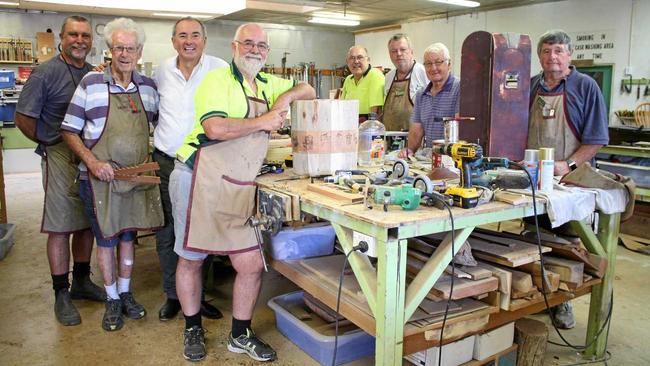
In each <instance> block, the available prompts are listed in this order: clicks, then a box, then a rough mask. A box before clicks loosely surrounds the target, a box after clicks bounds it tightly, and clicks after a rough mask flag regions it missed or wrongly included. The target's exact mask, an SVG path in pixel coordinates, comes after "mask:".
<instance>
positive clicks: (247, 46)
mask: <svg viewBox="0 0 650 366" xmlns="http://www.w3.org/2000/svg"><path fill="white" fill-rule="evenodd" d="M235 42H237V43H239V44H240V45H241V47H242V48H243V49H244V51H250V50H252V49H253V47H255V46H257V49H258V50H259V51H260V52H268V51H269V45H268V44H267V43H265V42H259V43H255V42H253V41H248V40H246V41H244V42H242V41H237V40H235Z"/></svg>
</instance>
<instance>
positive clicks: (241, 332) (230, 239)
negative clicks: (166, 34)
mask: <svg viewBox="0 0 650 366" xmlns="http://www.w3.org/2000/svg"><path fill="white" fill-rule="evenodd" d="M231 49H232V53H233V62H232V63H231V65H230V67H228V68H221V69H217V70H213V71H210V72H209V73H208V74H207V75H206V76H205V78H204V79H203V81H202V82H201V84H200V85H199V87H198V89H197V91H196V94H195V97H194V105H195V116H196V117H195V123H194V128H193V129H192V132H190V134H189V135H188V136H187V137H186V138H185V141H184V143H183V145H182V146H181V147H180V148H179V149H178V150H177V151H176V155H177V158H178V159H177V161H176V163H175V166H174V171H173V172H172V174H171V177H170V182H169V193H170V198H171V201H172V208H173V210H172V211H173V215H174V233H175V236H176V243H175V247H174V251H175V252H176V253H177V254H178V256H179V258H178V265H177V267H176V292H177V294H178V299H179V300H180V302H181V308H182V310H183V315H184V316H185V333H184V335H185V337H184V350H183V356H184V357H185V358H186V359H187V360H190V361H200V360H202V359H203V358H205V355H206V351H205V338H204V332H205V331H204V329H203V326H202V323H201V314H200V305H201V283H202V282H201V264H202V262H203V259H204V258H205V257H206V256H207V255H208V254H211V253H212V254H220V255H228V256H229V257H230V261H231V262H232V265H233V267H234V269H235V270H236V271H237V274H236V276H235V283H234V289H233V310H232V312H233V313H232V330H231V333H230V334H229V335H228V350H229V351H231V352H235V353H246V354H248V355H249V356H250V357H251V358H253V359H255V360H257V361H272V360H275V359H276V357H277V356H276V353H275V351H274V350H273V349H272V348H271V346H269V345H268V344H266V343H264V342H263V341H262V340H261V339H259V338H258V337H257V336H256V335H255V333H254V332H253V330H252V329H251V319H252V317H253V309H254V307H255V302H256V301H257V296H258V294H259V290H260V287H261V283H262V282H261V281H262V270H263V268H264V266H263V262H262V259H261V256H260V252H259V250H258V242H257V240H256V236H255V232H254V231H253V229H252V228H251V227H250V226H248V225H247V224H246V222H247V220H248V218H249V217H250V216H251V215H252V214H253V208H254V201H255V182H254V180H255V177H256V175H257V172H258V171H259V169H260V167H261V165H262V162H263V160H264V156H265V155H266V150H267V146H268V139H269V133H270V132H271V131H274V130H277V129H279V128H280V127H282V124H283V122H284V119H285V117H286V114H287V111H288V107H289V105H290V104H291V102H293V101H294V100H300V99H313V98H314V97H315V95H316V93H315V91H314V89H313V88H312V87H311V86H309V85H308V84H304V83H301V84H297V85H296V84H294V83H293V82H292V81H291V80H286V79H280V78H278V77H275V76H273V75H269V74H266V73H263V72H260V70H261V69H262V66H264V63H265V62H266V58H267V56H268V52H269V41H268V37H267V35H266V32H265V31H264V29H262V27H261V26H260V25H258V24H254V23H249V24H244V25H242V26H240V27H239V28H238V29H237V32H236V33H235V37H234V39H233V41H232V43H231Z"/></svg>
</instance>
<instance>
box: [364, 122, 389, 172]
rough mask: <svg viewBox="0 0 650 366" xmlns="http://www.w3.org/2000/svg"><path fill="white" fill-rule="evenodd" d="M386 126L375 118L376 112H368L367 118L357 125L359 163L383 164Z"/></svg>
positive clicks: (365, 164) (369, 164) (367, 164)
mask: <svg viewBox="0 0 650 366" xmlns="http://www.w3.org/2000/svg"><path fill="white" fill-rule="evenodd" d="M385 137H386V127H384V124H383V123H381V122H379V121H378V120H377V114H376V113H369V114H368V120H367V121H365V122H363V123H362V124H361V125H360V126H359V149H358V154H359V155H358V156H359V165H361V166H378V165H383V164H384V139H385Z"/></svg>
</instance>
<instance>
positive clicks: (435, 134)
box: [400, 43, 460, 158]
mask: <svg viewBox="0 0 650 366" xmlns="http://www.w3.org/2000/svg"><path fill="white" fill-rule="evenodd" d="M423 64H424V69H425V70H426V72H427V78H428V79H429V81H430V82H429V85H427V87H426V88H424V89H422V90H420V91H419V92H418V93H417V95H416V97H415V106H414V107H413V114H411V125H410V128H409V136H408V147H406V148H404V149H402V151H400V157H403V158H406V157H408V156H411V155H413V154H415V152H416V151H417V149H419V148H420V146H421V144H422V138H423V137H424V146H425V147H429V146H431V143H432V141H433V140H437V139H442V138H444V126H443V123H442V118H443V117H454V116H455V115H457V114H458V110H459V96H460V79H459V78H457V77H455V76H454V75H452V74H451V57H450V55H449V49H448V48H447V46H445V45H444V44H442V43H434V44H432V45H431V46H429V47H427V49H426V50H425V51H424V62H423Z"/></svg>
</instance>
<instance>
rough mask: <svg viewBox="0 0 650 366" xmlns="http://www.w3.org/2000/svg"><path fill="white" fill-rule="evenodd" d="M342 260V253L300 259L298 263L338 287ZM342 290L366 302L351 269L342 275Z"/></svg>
mask: <svg viewBox="0 0 650 366" xmlns="http://www.w3.org/2000/svg"><path fill="white" fill-rule="evenodd" d="M344 260H345V256H344V255H330V256H326V257H316V258H308V259H301V260H299V263H300V264H301V265H302V266H303V267H305V269H307V270H308V271H310V272H311V273H313V274H314V275H316V276H317V277H318V278H319V279H321V280H323V281H325V282H328V283H329V284H330V285H332V286H335V287H336V288H338V285H339V276H340V275H341V267H342V266H343V261H344ZM348 266H349V264H348ZM342 291H343V292H345V293H346V294H347V295H348V296H352V297H354V298H356V299H357V301H359V302H361V303H364V302H366V298H365V296H364V295H363V292H362V291H361V286H359V282H357V279H356V277H355V276H354V273H351V271H350V273H346V274H344V275H343V290H342Z"/></svg>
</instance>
